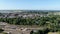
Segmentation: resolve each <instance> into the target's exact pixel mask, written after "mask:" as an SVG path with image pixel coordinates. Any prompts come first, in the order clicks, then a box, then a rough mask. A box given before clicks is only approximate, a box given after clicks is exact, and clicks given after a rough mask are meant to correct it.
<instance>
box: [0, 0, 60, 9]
mask: <svg viewBox="0 0 60 34" xmlns="http://www.w3.org/2000/svg"><path fill="white" fill-rule="evenodd" d="M18 9H19V10H60V0H0V10H18Z"/></svg>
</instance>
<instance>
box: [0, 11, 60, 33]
mask: <svg viewBox="0 0 60 34" xmlns="http://www.w3.org/2000/svg"><path fill="white" fill-rule="evenodd" d="M2 11H4V10H2ZM5 11H7V10H5ZM8 11H10V12H8V13H7V12H6V13H0V29H2V30H4V31H3V34H33V33H31V32H32V31H33V32H38V31H40V30H41V31H43V30H44V31H43V32H45V31H46V32H45V33H43V32H41V33H40V34H49V32H53V31H54V32H56V31H59V30H58V29H59V28H56V27H57V26H58V27H59V26H60V25H59V19H58V18H60V12H59V11H58V12H55V11H52V12H48V11H46V12H45V11H42V10H16V11H15V10H8ZM14 11H15V12H14ZM57 16H59V17H57ZM55 19H56V20H55ZM51 20H55V21H56V22H57V20H58V22H57V23H55V21H51ZM52 22H54V23H52ZM55 24H57V25H56V26H55ZM52 25H53V27H52ZM55 28H56V29H55ZM54 29H55V30H54ZM1 34H2V33H1Z"/></svg>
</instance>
